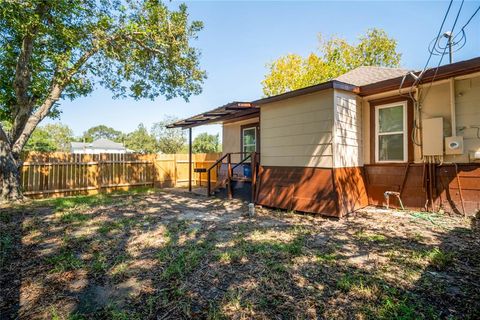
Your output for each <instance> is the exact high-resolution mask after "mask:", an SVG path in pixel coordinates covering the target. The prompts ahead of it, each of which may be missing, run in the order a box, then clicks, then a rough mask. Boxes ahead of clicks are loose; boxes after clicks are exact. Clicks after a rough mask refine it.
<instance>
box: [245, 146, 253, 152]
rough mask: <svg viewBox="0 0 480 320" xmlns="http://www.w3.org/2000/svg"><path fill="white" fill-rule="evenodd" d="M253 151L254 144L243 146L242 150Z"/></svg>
mask: <svg viewBox="0 0 480 320" xmlns="http://www.w3.org/2000/svg"><path fill="white" fill-rule="evenodd" d="M254 151H255V145H249V146H243V152H248V153H252V152H254Z"/></svg>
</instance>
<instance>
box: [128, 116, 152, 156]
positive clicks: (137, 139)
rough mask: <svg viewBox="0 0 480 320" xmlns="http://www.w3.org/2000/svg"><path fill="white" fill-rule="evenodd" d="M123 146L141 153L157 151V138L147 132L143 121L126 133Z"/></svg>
mask: <svg viewBox="0 0 480 320" xmlns="http://www.w3.org/2000/svg"><path fill="white" fill-rule="evenodd" d="M125 147H127V148H128V149H131V150H133V151H135V152H141V153H156V152H157V151H158V146H157V140H155V137H154V136H153V135H151V134H150V133H149V132H148V130H147V128H146V127H145V126H144V125H143V123H140V124H139V125H138V128H137V129H136V130H135V131H133V132H130V133H129V134H127V136H126V138H125Z"/></svg>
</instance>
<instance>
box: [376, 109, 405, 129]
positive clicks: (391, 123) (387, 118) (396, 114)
mask: <svg viewBox="0 0 480 320" xmlns="http://www.w3.org/2000/svg"><path fill="white" fill-rule="evenodd" d="M378 131H379V132H380V133H385V132H395V131H403V106H398V107H391V108H383V109H378Z"/></svg>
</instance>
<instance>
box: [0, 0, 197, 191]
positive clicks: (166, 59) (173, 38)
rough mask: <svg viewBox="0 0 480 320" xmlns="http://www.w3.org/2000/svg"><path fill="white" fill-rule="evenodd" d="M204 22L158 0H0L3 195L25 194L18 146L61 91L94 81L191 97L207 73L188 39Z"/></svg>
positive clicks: (54, 112) (140, 94)
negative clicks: (20, 180)
mask: <svg viewBox="0 0 480 320" xmlns="http://www.w3.org/2000/svg"><path fill="white" fill-rule="evenodd" d="M201 28H202V23H201V22H198V21H192V22H189V19H188V14H187V9H186V6H185V5H180V6H179V8H178V10H173V11H172V10H169V9H168V8H167V7H166V6H165V5H164V4H163V3H162V2H160V1H159V0H128V1H109V0H21V1H20V0H0V120H3V121H7V122H8V123H10V124H11V125H10V128H11V129H10V130H5V129H4V128H3V126H1V125H0V172H1V174H0V180H1V181H0V183H1V185H0V200H15V199H20V198H21V197H22V195H21V190H20V187H19V166H20V165H21V163H20V153H21V151H22V150H23V148H24V146H25V144H26V142H27V140H28V139H29V137H30V135H31V134H32V132H33V130H34V129H35V127H36V126H37V125H38V124H39V122H40V121H42V120H43V119H44V118H45V117H47V116H50V117H55V116H58V114H59V106H60V104H59V102H60V101H61V100H62V99H65V98H68V99H74V98H77V97H79V96H84V95H86V94H88V93H90V92H91V91H92V90H93V89H94V86H95V84H99V85H102V86H104V87H105V88H107V89H109V90H111V91H112V93H113V95H114V97H126V96H130V97H133V98H134V99H140V98H150V99H154V98H156V97H157V96H159V95H163V96H165V97H166V98H167V99H169V98H173V97H176V96H180V97H183V98H184V99H188V97H189V96H190V95H192V94H198V93H199V92H200V91H201V83H202V81H203V79H204V77H205V73H204V72H203V71H202V70H200V69H199V60H198V57H199V53H198V51H197V50H196V49H194V48H192V47H191V45H190V40H191V39H194V38H196V35H197V33H198V31H200V30H201Z"/></svg>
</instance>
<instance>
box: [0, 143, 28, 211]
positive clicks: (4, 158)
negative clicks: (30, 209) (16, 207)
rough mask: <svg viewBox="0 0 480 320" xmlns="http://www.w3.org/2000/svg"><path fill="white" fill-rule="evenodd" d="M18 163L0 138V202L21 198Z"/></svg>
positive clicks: (6, 144)
mask: <svg viewBox="0 0 480 320" xmlns="http://www.w3.org/2000/svg"><path fill="white" fill-rule="evenodd" d="M18 163H19V161H17V160H16V159H15V157H14V155H13V153H12V151H11V149H10V147H9V145H8V143H7V142H5V141H1V140H0V202H12V201H19V200H22V199H23V195H22V190H21V187H20V171H19V165H18Z"/></svg>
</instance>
